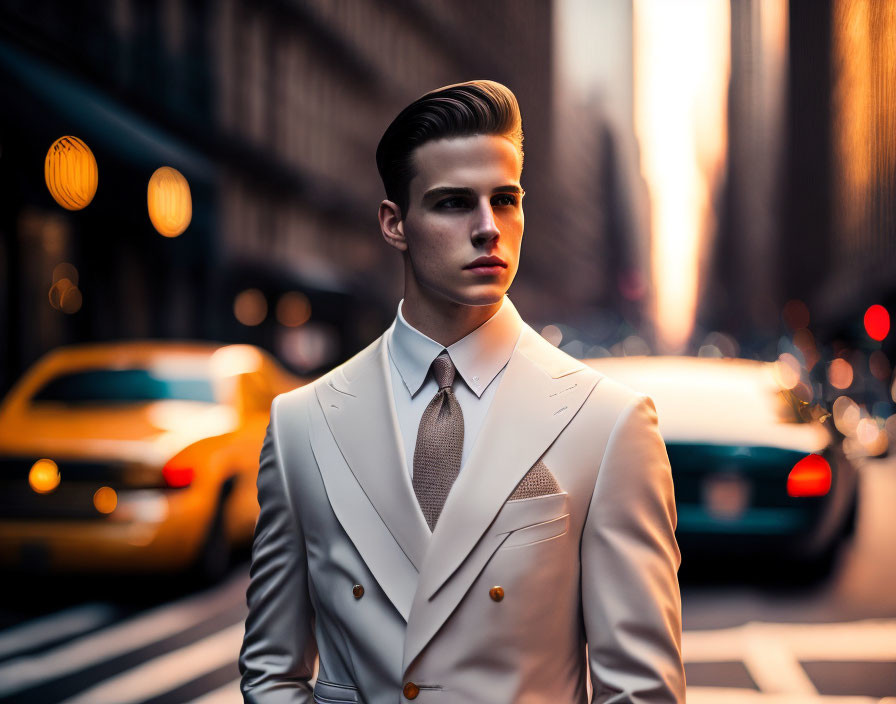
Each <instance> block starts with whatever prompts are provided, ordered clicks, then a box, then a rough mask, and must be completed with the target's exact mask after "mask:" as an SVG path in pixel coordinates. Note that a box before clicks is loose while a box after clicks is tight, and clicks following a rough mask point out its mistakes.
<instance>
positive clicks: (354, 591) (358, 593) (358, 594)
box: [352, 584, 364, 599]
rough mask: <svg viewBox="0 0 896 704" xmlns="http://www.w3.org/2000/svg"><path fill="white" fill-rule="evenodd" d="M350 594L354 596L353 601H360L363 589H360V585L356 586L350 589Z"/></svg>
mask: <svg viewBox="0 0 896 704" xmlns="http://www.w3.org/2000/svg"><path fill="white" fill-rule="evenodd" d="M352 594H354V596H355V599H360V598H361V597H362V596H364V587H362V586H361V585H360V584H356V585H355V586H353V587H352Z"/></svg>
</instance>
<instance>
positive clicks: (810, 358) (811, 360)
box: [793, 328, 820, 371]
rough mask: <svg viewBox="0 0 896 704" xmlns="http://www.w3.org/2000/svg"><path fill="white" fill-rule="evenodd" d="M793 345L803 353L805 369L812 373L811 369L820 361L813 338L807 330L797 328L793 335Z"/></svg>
mask: <svg viewBox="0 0 896 704" xmlns="http://www.w3.org/2000/svg"><path fill="white" fill-rule="evenodd" d="M793 344H794V345H796V346H797V347H798V348H799V350H800V352H802V353H803V359H804V360H805V361H806V369H807V370H809V371H812V367H814V366H815V365H816V364H817V363H818V360H819V359H820V355H819V353H818V348H817V347H816V345H815V336H814V335H812V333H811V332H810V331H809V330H808V329H806V328H799V329H797V330H795V331H794V333H793Z"/></svg>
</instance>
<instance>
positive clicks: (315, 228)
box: [0, 0, 553, 390]
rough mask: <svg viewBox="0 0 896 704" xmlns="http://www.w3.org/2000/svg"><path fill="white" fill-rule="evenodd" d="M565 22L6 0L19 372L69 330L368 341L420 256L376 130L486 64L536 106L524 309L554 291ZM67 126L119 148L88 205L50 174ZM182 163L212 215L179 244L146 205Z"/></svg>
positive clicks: (106, 151) (436, 7)
mask: <svg viewBox="0 0 896 704" xmlns="http://www.w3.org/2000/svg"><path fill="white" fill-rule="evenodd" d="M552 21H553V6H552V3H551V2H549V1H548V0H499V1H496V2H491V3H488V4H486V5H481V4H480V3H477V2H474V1H473V0H453V1H450V2H449V1H447V0H440V1H437V2H431V1H426V2H424V1H423V0H395V1H393V2H385V1H384V0H383V1H380V0H305V1H301V2H284V1H282V0H265V1H264V2H249V1H248V0H203V1H199V2H188V1H187V0H165V1H164V2H159V3H145V2H139V1H138V0H115V2H110V3H74V4H67V3H60V2H54V1H51V0H29V1H28V2H22V1H16V0H12V1H11V2H8V3H4V6H3V8H2V9H0V99H2V100H3V103H4V105H5V106H8V107H6V108H5V109H4V111H3V115H2V116H0V149H2V151H0V167H2V168H0V173H2V176H0V178H2V186H3V188H4V204H3V208H2V215H0V273H2V284H0V324H2V326H3V329H4V330H5V331H6V332H7V341H6V344H5V345H3V346H2V350H0V356H2V358H0V389H3V390H5V389H6V388H8V387H9V385H10V384H11V383H12V382H13V381H14V380H15V378H16V377H17V375H18V374H19V373H20V372H21V371H22V369H23V368H24V367H25V366H27V364H29V363H30V362H32V361H33V360H34V359H35V358H36V357H37V356H39V355H40V354H42V353H43V352H45V351H46V350H48V349H50V348H51V347H54V346H56V345H59V344H64V343H67V342H78V341H87V340H105V339H114V338H142V337H179V338H207V339H217V340H222V341H244V342H253V343H258V344H262V345H264V346H266V347H268V348H270V349H272V350H273V351H274V352H276V353H278V354H279V356H281V358H284V359H285V361H286V362H287V363H291V365H292V366H293V368H294V369H298V370H299V371H310V370H314V369H317V368H321V367H325V366H327V365H328V364H332V363H333V362H334V361H338V360H339V359H343V358H345V357H346V356H348V355H349V354H351V353H353V352H354V351H356V350H357V349H359V348H360V347H361V346H362V345H363V344H364V343H366V342H368V341H369V340H371V339H373V337H374V336H375V335H376V334H378V333H379V332H380V331H381V330H382V329H383V326H384V325H385V324H387V323H388V321H389V319H390V318H391V317H392V315H394V308H393V306H394V305H395V303H397V301H398V298H399V297H400V294H401V280H400V273H401V266H400V260H399V259H398V257H397V256H395V255H394V252H392V251H391V250H389V249H388V248H387V247H386V246H385V244H384V243H382V241H381V237H380V235H379V230H378V226H377V223H376V209H377V205H378V203H379V201H380V200H381V199H382V197H383V192H382V186H381V183H380V181H379V178H378V175H377V173H376V168H375V163H374V152H375V148H376V144H377V141H378V140H379V137H380V135H381V134H382V131H383V130H384V129H385V127H386V125H387V124H388V122H389V120H391V118H392V117H393V116H394V115H395V114H396V113H397V111H398V110H399V109H400V108H401V107H403V106H404V105H406V104H407V103H408V102H410V101H411V100H413V99H414V98H415V97H417V96H418V95H420V94H421V93H423V92H425V91H426V90H430V89H432V88H434V87H437V86H440V85H444V84H448V83H453V82H458V81H463V80H470V79H472V78H491V79H494V80H498V81H501V82H503V83H505V84H507V85H508V86H510V87H511V88H512V89H513V90H514V91H515V92H516V94H517V96H518V98H519V100H520V103H521V107H522V110H523V117H524V129H525V130H526V144H525V148H526V170H525V173H524V184H525V185H526V188H527V192H528V195H527V198H526V216H527V223H526V224H527V228H526V232H527V246H526V248H524V251H525V253H524V261H523V265H522V269H521V274H520V277H519V279H518V280H517V282H515V284H514V288H513V290H512V291H511V295H514V296H516V297H517V298H518V299H519V300H520V302H521V307H523V308H524V309H525V306H526V302H527V301H528V302H534V301H538V300H539V297H538V292H537V289H538V288H539V286H540V285H541V281H540V280H539V279H538V276H539V271H540V270H541V269H540V268H539V267H537V266H536V263H537V262H538V261H539V260H540V257H541V254H542V252H543V245H544V242H545V241H547V240H548V239H549V238H550V237H551V231H550V225H551V222H552V218H551V209H552V204H551V203H550V202H549V198H548V195H547V194H548V190H547V188H546V187H543V186H544V185H545V184H547V183H549V181H550V175H549V168H550V164H551V160H550V143H549V136H550V134H551V107H552V102H551V97H552V79H553V72H552V56H553V53H552V52H553V47H552V35H551V32H550V28H551V25H552ZM65 134H73V135H76V136H79V137H81V138H82V139H84V140H85V142H86V143H87V144H88V145H89V146H90V148H91V149H92V151H93V152H94V154H95V156H96V158H97V162H98V164H99V174H100V176H99V188H98V191H97V195H96V197H95V199H94V201H93V202H92V203H91V204H90V205H89V206H88V207H87V208H85V209H84V210H82V211H77V212H68V211H65V210H63V209H62V208H61V207H59V206H57V205H56V203H55V202H54V201H53V200H52V199H51V197H50V195H49V194H48V193H47V189H46V187H45V185H44V183H43V160H44V157H45V155H46V151H47V149H48V148H49V146H50V144H51V143H52V142H53V140H55V139H56V138H58V137H60V136H62V135H65ZM162 165H168V166H173V167H175V168H177V169H178V170H180V171H181V172H182V173H183V174H184V176H186V178H187V180H188V181H189V183H190V187H191V191H192V197H193V221H192V224H191V225H190V227H189V228H188V229H187V231H186V232H185V233H184V234H183V235H181V236H180V237H178V238H175V239H167V238H162V237H160V236H159V235H158V234H156V233H155V232H154V230H153V229H152V226H151V224H150V222H149V219H148V217H147V214H146V184H147V181H148V179H149V176H150V175H151V174H152V173H153V171H154V170H155V169H156V168H157V167H159V166H162ZM63 262H67V263H68V264H71V265H72V266H73V267H74V272H75V273H74V274H71V271H72V269H71V267H68V268H67V269H66V271H68V272H69V274H70V275H74V276H76V277H77V278H78V281H77V282H76V283H77V285H78V287H79V289H80V291H81V292H82V295H83V303H82V305H81V307H80V309H79V310H78V311H77V312H73V313H70V314H66V313H63V312H61V311H60V310H57V309H54V308H53V307H52V306H50V305H48V291H49V289H50V288H51V286H52V285H53V283H54V271H57V275H58V270H57V267H58V265H59V264H61V263H63ZM530 263H531V264H532V266H531V267H530V266H529V264H530ZM530 269H531V271H530ZM247 288H248V289H257V290H258V291H260V292H261V296H260V297H256V298H255V299H253V300H255V301H256V303H255V304H254V305H256V307H257V306H261V310H260V311H255V313H259V312H260V314H261V317H262V318H263V321H262V322H261V323H260V324H258V325H254V326H251V327H248V326H245V325H242V324H240V322H239V321H238V320H237V319H236V318H235V316H234V300H235V297H236V296H237V295H238V294H239V293H240V292H241V291H244V290H245V289H247ZM290 291H297V292H299V293H300V294H301V295H303V296H306V297H307V299H308V300H309V301H310V304H311V320H310V321H309V322H308V323H307V324H305V325H302V326H300V327H298V328H291V327H288V326H285V325H282V324H280V323H278V321H277V315H276V311H277V305H278V301H279V299H280V297H281V296H282V294H284V293H286V292H290ZM254 317H256V318H257V317H258V315H255V316H254Z"/></svg>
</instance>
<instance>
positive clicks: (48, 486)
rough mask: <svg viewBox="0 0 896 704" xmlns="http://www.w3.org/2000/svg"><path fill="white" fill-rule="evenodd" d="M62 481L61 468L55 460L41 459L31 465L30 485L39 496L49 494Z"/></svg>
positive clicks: (29, 473)
mask: <svg viewBox="0 0 896 704" xmlns="http://www.w3.org/2000/svg"><path fill="white" fill-rule="evenodd" d="M61 480H62V477H61V476H60V474H59V467H58V466H57V465H56V463H55V462H54V461H53V460H48V459H40V460H38V461H37V462H35V463H34V464H33V465H31V469H30V470H29V472H28V484H30V485H31V488H32V489H34V491H36V492H37V493H38V494H49V493H50V492H51V491H53V489H55V488H56V487H57V486H59V482H60V481H61Z"/></svg>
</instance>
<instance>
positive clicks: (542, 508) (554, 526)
mask: <svg viewBox="0 0 896 704" xmlns="http://www.w3.org/2000/svg"><path fill="white" fill-rule="evenodd" d="M568 506H569V493H568V492H565V491H562V492H559V493H557V494H548V495H545V496H535V497H532V498H529V499H515V500H513V501H507V502H506V503H505V504H504V506H503V508H502V509H501V511H500V512H499V513H498V515H497V517H496V518H495V522H494V523H493V524H492V533H493V534H494V535H498V536H502V535H506V536H507V538H506V539H505V540H504V541H503V543H502V544H501V547H502V548H509V547H520V546H523V545H529V544H530V543H537V542H540V541H542V540H548V539H550V538H556V537H559V536H561V535H563V534H564V533H566V531H568V530H569V508H568Z"/></svg>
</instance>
